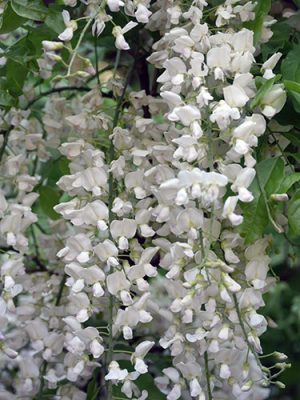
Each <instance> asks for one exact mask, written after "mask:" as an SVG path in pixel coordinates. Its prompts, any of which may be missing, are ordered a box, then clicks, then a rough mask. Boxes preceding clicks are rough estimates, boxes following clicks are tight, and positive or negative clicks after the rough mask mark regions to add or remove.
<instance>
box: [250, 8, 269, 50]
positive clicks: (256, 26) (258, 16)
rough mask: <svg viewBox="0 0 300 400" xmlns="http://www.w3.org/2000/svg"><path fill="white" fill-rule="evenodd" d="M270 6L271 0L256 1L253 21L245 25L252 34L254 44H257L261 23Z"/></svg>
mask: <svg viewBox="0 0 300 400" xmlns="http://www.w3.org/2000/svg"><path fill="white" fill-rule="evenodd" d="M271 5H272V0H258V1H257V2H256V7H255V10H254V12H255V19H254V20H253V21H250V22H248V23H247V24H246V26H247V28H248V29H251V30H252V31H253V32H254V44H257V43H258V42H259V39H260V37H261V33H262V28H263V23H264V20H265V17H266V15H268V13H269V11H270V9H271Z"/></svg>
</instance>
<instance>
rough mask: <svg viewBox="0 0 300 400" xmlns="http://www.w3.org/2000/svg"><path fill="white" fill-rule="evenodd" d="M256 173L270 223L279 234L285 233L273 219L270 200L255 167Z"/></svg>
mask: <svg viewBox="0 0 300 400" xmlns="http://www.w3.org/2000/svg"><path fill="white" fill-rule="evenodd" d="M255 171H256V177H257V183H258V187H259V190H260V192H261V194H262V197H263V199H264V203H265V206H266V209H267V214H268V218H269V221H270V222H271V224H272V225H273V227H274V229H275V230H276V232H278V233H283V232H284V230H283V229H282V227H281V226H279V225H278V224H277V223H276V222H275V220H274V218H273V216H272V213H271V210H270V207H269V203H268V199H267V195H266V192H265V189H264V187H263V185H262V183H261V180H260V176H259V173H258V170H257V168H256V167H255Z"/></svg>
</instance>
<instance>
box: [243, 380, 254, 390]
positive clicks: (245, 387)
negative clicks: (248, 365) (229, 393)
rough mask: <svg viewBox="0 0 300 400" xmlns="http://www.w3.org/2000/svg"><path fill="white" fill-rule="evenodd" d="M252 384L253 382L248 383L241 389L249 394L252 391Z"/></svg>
mask: <svg viewBox="0 0 300 400" xmlns="http://www.w3.org/2000/svg"><path fill="white" fill-rule="evenodd" d="M252 384H253V382H252V381H248V382H246V383H245V384H244V385H243V386H242V387H241V389H242V391H243V392H248V391H249V390H250V389H251V387H252Z"/></svg>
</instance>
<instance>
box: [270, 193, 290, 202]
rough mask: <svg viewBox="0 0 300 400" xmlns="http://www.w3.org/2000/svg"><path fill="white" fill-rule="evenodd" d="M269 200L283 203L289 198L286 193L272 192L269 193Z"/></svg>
mask: <svg viewBox="0 0 300 400" xmlns="http://www.w3.org/2000/svg"><path fill="white" fill-rule="evenodd" d="M271 200H273V201H276V202H279V203H285V202H287V201H288V200H289V196H288V195H287V194H286V193H274V194H271Z"/></svg>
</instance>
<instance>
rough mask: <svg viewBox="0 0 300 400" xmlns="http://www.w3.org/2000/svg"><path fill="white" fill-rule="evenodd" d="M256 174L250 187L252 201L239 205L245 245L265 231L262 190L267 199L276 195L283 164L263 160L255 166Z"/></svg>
mask: <svg viewBox="0 0 300 400" xmlns="http://www.w3.org/2000/svg"><path fill="white" fill-rule="evenodd" d="M256 172H257V175H258V176H259V180H258V178H257V177H256V178H255V179H254V181H253V182H252V184H251V186H250V191H251V192H252V193H253V196H254V200H253V201H252V202H251V203H243V204H241V208H242V210H243V215H244V222H243V224H242V225H241V235H242V236H244V237H245V241H246V243H252V242H254V241H255V240H257V239H258V238H259V237H261V236H262V235H263V233H264V232H265V230H266V227H267V225H268V221H269V217H268V212H267V205H266V204H265V199H264V196H263V192H262V190H263V191H264V192H265V194H266V197H267V199H269V196H270V195H271V194H273V193H277V190H278V189H279V187H280V185H281V183H282V180H283V177H284V162H283V160H282V159H281V158H271V159H268V160H263V161H261V162H260V163H258V164H257V168H256ZM260 185H261V186H262V187H260ZM269 206H270V205H269Z"/></svg>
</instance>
